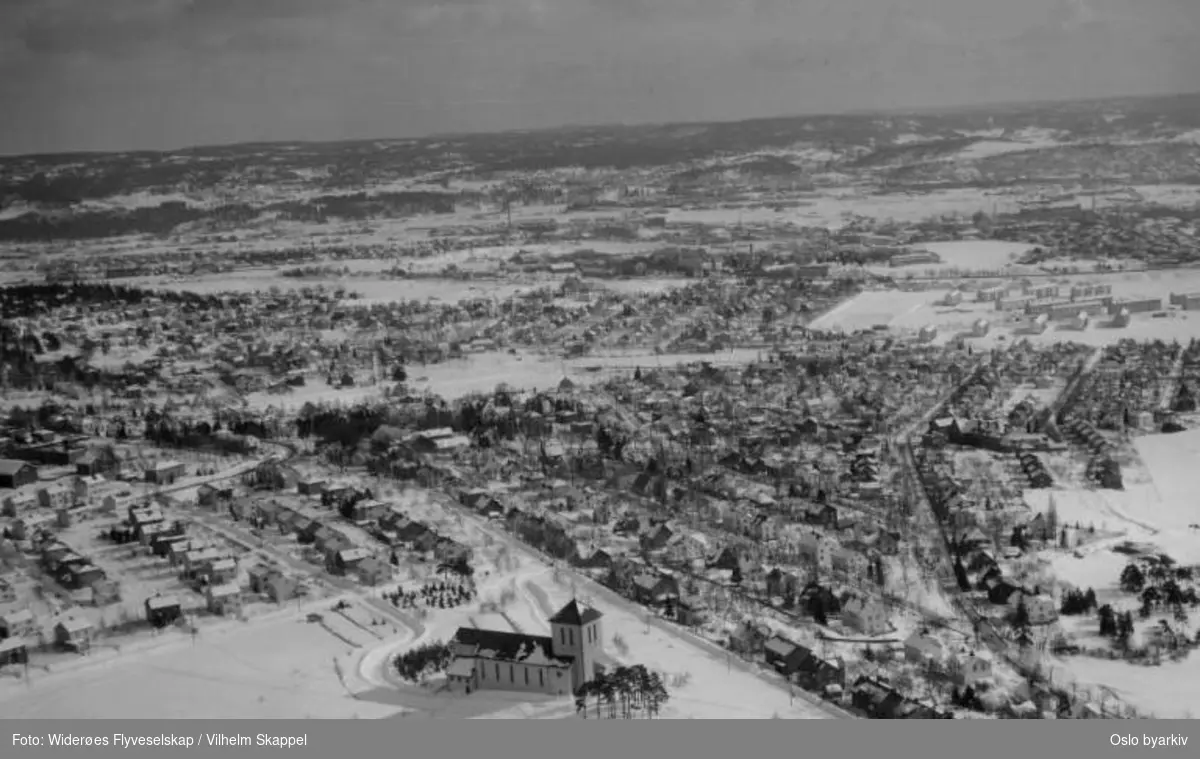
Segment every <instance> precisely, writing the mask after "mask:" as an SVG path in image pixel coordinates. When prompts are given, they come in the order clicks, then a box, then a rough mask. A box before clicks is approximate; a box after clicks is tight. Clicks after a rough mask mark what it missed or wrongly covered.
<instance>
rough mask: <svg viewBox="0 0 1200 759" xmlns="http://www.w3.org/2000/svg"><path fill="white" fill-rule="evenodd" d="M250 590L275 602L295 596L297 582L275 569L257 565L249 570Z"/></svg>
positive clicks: (297, 586) (286, 600)
mask: <svg viewBox="0 0 1200 759" xmlns="http://www.w3.org/2000/svg"><path fill="white" fill-rule="evenodd" d="M249 575H250V592H252V593H257V594H260V595H264V596H266V597H267V598H269V599H270V600H271V601H273V602H274V603H277V604H283V603H287V602H288V601H290V600H291V599H293V598H295V597H296V594H297V592H298V590H299V585H298V584H297V582H296V581H295V580H294V579H293V578H291V577H288V576H287V575H285V574H283V573H282V572H280V571H279V570H277V569H272V568H270V567H263V566H258V567H254V568H252V569H251V570H250V573H249Z"/></svg>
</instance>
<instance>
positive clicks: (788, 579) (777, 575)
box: [766, 567, 801, 598]
mask: <svg viewBox="0 0 1200 759" xmlns="http://www.w3.org/2000/svg"><path fill="white" fill-rule="evenodd" d="M766 582H767V595H768V596H771V597H778V598H787V597H789V596H791V597H795V596H797V595H799V593H800V589H801V583H800V578H799V577H797V576H796V575H795V574H793V573H791V572H785V571H783V570H781V569H779V568H778V567H776V568H775V569H772V570H771V571H770V572H768V573H767V576H766Z"/></svg>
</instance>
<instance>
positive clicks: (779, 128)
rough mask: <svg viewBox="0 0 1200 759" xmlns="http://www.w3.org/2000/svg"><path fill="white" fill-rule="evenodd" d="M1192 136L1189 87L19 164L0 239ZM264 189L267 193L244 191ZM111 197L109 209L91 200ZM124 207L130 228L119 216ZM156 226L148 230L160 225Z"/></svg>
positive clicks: (970, 170) (1140, 170)
mask: <svg viewBox="0 0 1200 759" xmlns="http://www.w3.org/2000/svg"><path fill="white" fill-rule="evenodd" d="M1189 133H1190V134H1192V135H1200V93H1195V94H1186V95H1173V96H1157V97H1139V98H1116V99H1107V100H1092V101H1081V102H1068V103H1030V104H1017V105H1006V106H986V107H974V108H960V109H948V110H942V111H928V112H921V113H903V112H899V113H897V112H893V113H875V114H843V115H832V116H796V117H779V118H767V119H754V120H749V121H740V122H723V123H698V124H658V125H643V126H582V127H564V128H559V129H546V130H538V131H521V132H502V133H496V134H466V135H442V136H434V137H427V138H422V139H406V140H369V141H356V142H337V143H297V142H288V143H269V144H243V145H224V146H212V147H197V148H189V149H184V150H176V151H168V152H152V151H138V152H126V153H73V154H64V155H33V156H16V157H8V158H0V177H2V178H3V179H0V240H4V239H8V240H14V239H50V238H54V237H57V236H65V237H77V236H85V237H86V236H92V235H93V231H94V228H96V227H97V226H98V227H102V228H108V229H110V230H111V232H110V234H118V233H122V234H123V233H126V232H128V231H129V230H136V229H139V228H141V227H142V226H143V221H144V219H143V217H145V216H146V214H147V209H149V212H150V215H153V209H154V208H155V207H156V205H158V203H157V201H158V200H159V199H162V200H164V201H165V200H167V199H170V200H171V201H172V202H183V203H184V204H185V205H186V206H187V207H188V209H187V210H186V211H185V210H183V209H181V208H179V207H175V206H172V207H170V208H168V209H167V210H169V211H170V213H169V214H167V215H168V216H171V217H172V218H179V219H187V220H192V219H193V218H194V217H196V216H197V215H199V216H201V217H202V216H204V214H205V213H208V212H207V211H204V210H202V209H203V207H204V206H205V205H206V204H207V206H208V207H213V206H222V205H223V206H230V205H238V206H242V205H246V206H248V207H249V209H258V210H263V209H267V208H269V207H274V208H277V209H278V208H280V207H281V206H280V205H279V204H280V203H282V204H284V205H283V206H282V208H284V209H285V210H286V211H287V212H288V213H293V214H296V215H298V216H299V217H302V218H305V219H309V218H316V217H319V216H320V215H322V214H326V213H328V211H326V210H322V209H315V210H314V209H313V208H300V207H297V206H296V202H297V201H296V200H295V199H296V198H297V197H301V196H303V197H306V198H311V197H313V196H321V195H324V196H326V202H325V203H324V206H326V207H328V206H330V205H331V204H330V202H329V201H328V198H329V197H330V196H336V195H347V194H355V193H361V192H363V191H366V192H369V193H370V192H376V191H378V192H396V191H404V192H420V193H427V192H428V190H429V186H428V183H426V184H425V185H423V186H420V187H413V186H409V185H412V184H414V179H417V178H425V179H427V180H429V182H436V181H439V180H441V181H444V180H445V179H446V178H447V177H450V176H470V177H473V178H479V179H485V180H486V179H494V178H504V177H505V175H508V174H530V173H536V172H551V171H557V170H563V169H568V168H575V169H580V170H605V169H611V170H614V171H621V170H630V169H651V170H653V169H666V170H667V175H669V176H671V177H673V178H679V179H680V180H682V181H684V183H685V184H686V183H687V182H688V181H698V180H699V179H700V178H701V177H704V176H709V175H716V174H718V173H722V172H735V173H737V174H739V175H743V176H751V177H757V178H774V179H775V180H779V179H784V178H794V179H796V180H803V178H804V175H805V174H806V173H810V172H812V171H813V170H822V171H836V172H842V173H845V174H848V175H853V176H856V177H858V178H866V179H869V180H878V181H879V182H880V183H881V184H886V185H891V186H895V185H903V184H915V185H917V186H923V185H937V184H947V183H950V184H953V183H958V184H964V183H965V184H976V185H987V186H994V185H998V184H1005V183H1006V182H1012V181H1015V180H1014V179H1013V178H1014V177H1019V178H1020V181H1028V182H1032V181H1037V180H1038V179H1041V178H1045V179H1048V180H1060V179H1063V178H1064V177H1065V178H1070V177H1078V176H1083V175H1087V176H1090V177H1095V176H1100V175H1103V174H1104V172H1105V166H1106V165H1108V164H1111V165H1114V166H1118V165H1119V166H1120V167H1121V168H1122V170H1121V172H1120V176H1122V177H1124V178H1126V179H1128V180H1129V181H1131V182H1133V181H1146V182H1151V181H1158V182H1162V181H1172V182H1192V181H1196V182H1200V150H1198V148H1197V142H1198V140H1197V139H1196V138H1195V137H1194V136H1193V137H1191V138H1186V137H1187V135H1189ZM1185 138H1186V139H1185ZM1147 143H1152V144H1153V145H1154V146H1153V147H1147ZM814 156H816V157H815V158H814ZM262 188H268V189H269V192H270V193H273V197H271V198H269V199H265V200H255V199H252V198H249V197H248V196H249V195H251V194H253V193H252V192H251V191H252V190H253V191H254V192H258V191H260V190H262ZM138 194H143V195H145V196H147V197H144V198H142V199H140V200H139V201H138V203H137V204H135V205H136V208H135V207H133V206H131V205H130V202H129V201H128V197H129V196H133V195H138ZM181 199H182V200H181ZM109 200H112V201H113V204H114V205H115V206H117V207H116V208H112V207H101V208H97V207H95V205H96V203H97V202H101V205H103V203H102V202H103V201H109ZM299 202H301V203H302V204H303V203H306V202H310V201H299ZM447 202H448V201H447V200H446V199H445V198H444V197H437V196H435V195H433V194H427V195H425V196H422V199H420V200H418V201H415V202H414V201H413V199H412V198H408V197H405V198H404V199H403V201H402V202H400V203H396V202H390V201H389V202H379V201H378V200H376V199H372V198H365V199H361V204H360V205H362V206H363V208H364V209H366V210H362V209H358V210H355V209H351V208H350V206H352V205H353V203H352V202H350V201H347V202H335V203H332V205H333V206H336V207H337V208H339V209H341V210H339V211H337V213H339V214H341V213H348V214H350V217H353V218H359V217H363V218H366V217H370V215H371V214H372V213H376V212H381V209H382V211H385V212H391V211H390V210H389V209H391V210H394V209H396V208H406V209H409V210H412V211H414V212H419V211H420V210H421V209H422V208H424V206H425V205H428V206H429V207H430V208H441V207H443V206H444V205H445V204H446V203H447ZM347 209H349V210H347ZM63 212H67V218H65V219H64V217H63ZM126 212H127V213H126ZM134 212H136V214H140V215H139V217H138V219H135V220H133V221H130V220H129V219H128V218H126V217H128V215H129V213H134ZM246 212H247V213H252V210H248V211H246ZM122 213H125V215H124V216H122ZM239 213H241V212H239ZM82 214H91V215H92V222H95V223H89V226H88V228H87V230H92V231H87V230H85V231H80V230H78V229H75V228H74V227H73V226H72V224H73V222H72V220H71V217H73V216H79V215H82ZM97 215H98V216H97ZM108 219H116V220H117V221H116V222H114V223H108V221H106V220H108ZM122 219H123V220H122ZM164 223H165V222H164ZM164 223H159V222H156V223H154V224H153V225H151V226H153V227H154V229H155V231H159V230H161V229H162V228H163V225H164ZM167 226H168V227H169V224H167ZM73 230H74V231H73Z"/></svg>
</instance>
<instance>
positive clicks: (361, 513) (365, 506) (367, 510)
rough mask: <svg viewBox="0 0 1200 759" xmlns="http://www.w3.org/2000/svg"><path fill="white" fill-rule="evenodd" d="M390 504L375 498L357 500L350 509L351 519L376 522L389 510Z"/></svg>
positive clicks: (353, 520)
mask: <svg viewBox="0 0 1200 759" xmlns="http://www.w3.org/2000/svg"><path fill="white" fill-rule="evenodd" d="M388 508H389V507H388V505H387V504H386V503H384V502H382V501H376V500H374V499H364V500H362V501H358V502H356V503H355V504H354V505H353V506H352V507H351V509H350V521H352V522H374V521H375V520H377V519H379V518H380V517H382V516H383V515H384V514H386V513H387V512H388Z"/></svg>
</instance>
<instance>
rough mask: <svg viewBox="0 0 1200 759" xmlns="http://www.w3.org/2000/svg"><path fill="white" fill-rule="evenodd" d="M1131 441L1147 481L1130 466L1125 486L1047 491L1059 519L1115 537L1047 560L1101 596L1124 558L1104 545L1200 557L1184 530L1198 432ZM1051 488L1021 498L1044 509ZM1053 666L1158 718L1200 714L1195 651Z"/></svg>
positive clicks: (1196, 475)
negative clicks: (1167, 657)
mask: <svg viewBox="0 0 1200 759" xmlns="http://www.w3.org/2000/svg"><path fill="white" fill-rule="evenodd" d="M1135 445H1136V448H1137V452H1138V455H1139V457H1140V459H1141V461H1142V464H1143V465H1144V468H1145V474H1147V475H1148V477H1147V478H1146V481H1145V482H1138V481H1137V480H1139V479H1140V475H1141V474H1142V473H1141V472H1137V471H1136V470H1135V471H1134V472H1131V475H1132V476H1131V477H1129V479H1130V480H1131V481H1132V482H1131V483H1129V484H1127V485H1126V488H1125V490H1124V491H1083V490H1065V491H1063V490H1055V491H1053V497H1054V502H1055V508H1056V510H1057V511H1058V514H1059V518H1060V520H1061V521H1062V522H1063V523H1067V524H1069V523H1074V522H1080V523H1081V524H1082V525H1083V526H1084V527H1087V526H1088V525H1089V524H1093V525H1095V526H1096V528H1097V530H1098V531H1100V532H1102V533H1104V534H1106V535H1113V536H1114V537H1110V538H1107V539H1104V540H1101V541H1099V542H1098V543H1096V544H1095V545H1093V546H1089V547H1087V548H1085V549H1084V550H1082V551H1081V553H1082V554H1083V556H1082V558H1077V557H1075V556H1073V555H1071V554H1059V555H1058V556H1057V557H1056V558H1055V559H1054V560H1053V562H1052V563H1051V568H1052V571H1053V574H1054V576H1055V577H1056V578H1058V579H1060V580H1062V581H1064V582H1067V583H1070V584H1071V585H1074V586H1076V587H1080V588H1087V587H1091V588H1094V589H1095V590H1096V591H1097V593H1099V594H1104V593H1111V592H1113V591H1114V590H1115V588H1116V586H1117V583H1118V580H1119V578H1120V575H1121V570H1122V569H1123V568H1124V566H1125V564H1126V563H1127V561H1128V557H1126V556H1124V555H1122V554H1120V553H1116V552H1114V551H1112V550H1110V549H1111V547H1112V546H1113V545H1114V544H1115V543H1116V542H1118V541H1125V540H1128V541H1131V542H1134V543H1136V544H1147V545H1154V546H1157V548H1158V549H1159V550H1161V551H1163V552H1165V553H1166V554H1168V555H1169V556H1171V558H1173V559H1175V560H1176V561H1177V562H1179V563H1180V564H1196V563H1200V533H1198V532H1196V531H1195V530H1192V529H1190V528H1189V525H1191V524H1196V523H1200V505H1197V502H1196V500H1195V497H1194V494H1195V493H1196V492H1197V491H1200V430H1189V431H1187V432H1181V433H1176V434H1171V435H1150V436H1145V437H1139V438H1137V439H1136V440H1135ZM1050 493H1051V491H1038V492H1037V493H1036V494H1027V496H1026V498H1027V500H1029V501H1030V502H1031V505H1033V506H1034V507H1035V508H1036V509H1038V510H1044V509H1045V504H1046V501H1047V499H1048V498H1049V497H1050ZM1055 666H1056V668H1060V669H1062V670H1065V672H1066V673H1067V674H1068V675H1069V676H1070V677H1071V678H1073V679H1075V680H1076V681H1078V682H1079V683H1081V684H1091V685H1103V686H1107V687H1108V688H1110V689H1111V690H1112V691H1113V692H1114V693H1115V694H1116V695H1117V696H1119V697H1120V698H1121V699H1122V700H1124V701H1126V702H1127V703H1130V704H1132V705H1134V706H1136V707H1137V708H1139V709H1140V710H1142V711H1143V712H1149V713H1152V714H1154V715H1155V716H1157V717H1160V718H1192V717H1193V716H1194V715H1195V714H1197V713H1200V680H1198V679H1197V676H1198V675H1200V656H1198V655H1197V654H1195V653H1192V654H1191V655H1190V656H1189V657H1188V658H1187V659H1185V660H1183V661H1181V662H1171V661H1164V663H1163V664H1162V665H1161V666H1159V667H1144V666H1139V665H1136V664H1129V663H1126V662H1123V661H1107V660H1101V659H1094V658H1089V657H1071V658H1069V659H1064V660H1060V661H1058V662H1056V664H1055ZM1164 683H1170V684H1171V686H1170V687H1164V685H1163V684H1164Z"/></svg>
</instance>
